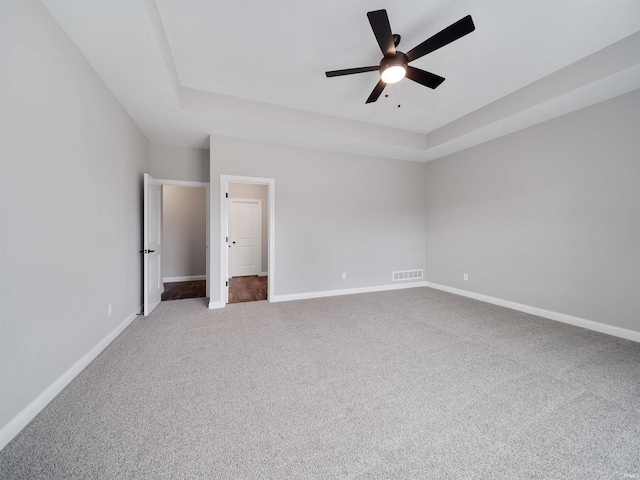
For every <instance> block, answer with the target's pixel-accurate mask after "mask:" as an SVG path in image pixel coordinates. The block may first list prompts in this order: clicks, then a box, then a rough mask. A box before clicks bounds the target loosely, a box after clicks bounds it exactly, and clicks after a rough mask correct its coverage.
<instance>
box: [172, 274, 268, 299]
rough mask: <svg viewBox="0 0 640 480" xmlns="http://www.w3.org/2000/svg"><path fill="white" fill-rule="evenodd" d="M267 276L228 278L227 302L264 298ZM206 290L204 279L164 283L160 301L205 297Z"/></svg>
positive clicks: (265, 295)
mask: <svg viewBox="0 0 640 480" xmlns="http://www.w3.org/2000/svg"><path fill="white" fill-rule="evenodd" d="M268 278H269V277H259V276H257V275H251V276H247V277H233V278H231V279H230V280H229V303H243V302H257V301H259V300H266V299H267V286H268ZM206 292H207V282H206V280H194V281H189V282H171V283H165V284H164V293H163V294H162V301H163V302H164V301H167V300H183V299H185V298H199V297H206V296H207V293H206Z"/></svg>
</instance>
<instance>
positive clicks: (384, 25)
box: [367, 10, 396, 57]
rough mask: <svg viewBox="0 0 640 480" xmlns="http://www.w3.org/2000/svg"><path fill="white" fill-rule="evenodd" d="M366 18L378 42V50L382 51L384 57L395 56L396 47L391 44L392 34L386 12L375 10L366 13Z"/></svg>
mask: <svg viewBox="0 0 640 480" xmlns="http://www.w3.org/2000/svg"><path fill="white" fill-rule="evenodd" d="M367 17H369V23H370V24H371V29H372V30H373V34H374V35H375V36H376V40H378V45H380V50H382V53H383V54H384V56H385V57H393V56H394V55H395V54H396V46H395V45H394V43H393V34H392V33H391V25H389V17H387V11H386V10H375V11H373V12H368V13H367Z"/></svg>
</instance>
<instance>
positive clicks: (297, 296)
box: [271, 282, 427, 302]
mask: <svg viewBox="0 0 640 480" xmlns="http://www.w3.org/2000/svg"><path fill="white" fill-rule="evenodd" d="M426 286H427V284H426V282H410V283H402V284H396V285H376V286H373V287H360V288H344V289H341V290H325V291H322V292H307V293H291V294H288V295H274V296H273V298H272V299H271V301H272V302H290V301H292V300H307V299H309V298H322V297H335V296H338V295H353V294H355V293H371V292H384V291H387V290H402V289H405V288H416V287H426Z"/></svg>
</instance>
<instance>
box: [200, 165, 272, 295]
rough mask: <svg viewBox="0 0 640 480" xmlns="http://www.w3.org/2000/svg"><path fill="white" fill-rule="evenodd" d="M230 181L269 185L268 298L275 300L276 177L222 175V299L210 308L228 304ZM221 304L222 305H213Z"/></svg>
mask: <svg viewBox="0 0 640 480" xmlns="http://www.w3.org/2000/svg"><path fill="white" fill-rule="evenodd" d="M229 183H253V184H256V185H267V187H268V188H267V191H268V196H267V198H268V200H267V201H268V202H269V207H268V214H269V233H268V235H269V240H268V242H269V243H268V245H269V258H268V259H267V263H268V265H267V270H268V272H269V273H268V277H269V279H268V287H267V300H268V301H270V302H273V301H275V300H273V299H274V297H275V296H274V294H273V292H274V285H275V251H276V248H275V245H276V242H275V231H276V222H275V218H276V215H275V196H276V192H275V179H273V178H263V177H245V176H240V175H225V174H221V175H220V252H219V254H220V300H219V301H218V302H210V303H209V308H224V307H225V306H226V304H227V300H228V299H227V287H226V282H227V279H228V272H229V251H228V250H229V248H228V247H227V242H226V237H227V236H228V235H229V233H228V232H229V208H228V198H227V196H226V194H227V193H228V192H229ZM216 304H221V305H222V306H221V307H217V306H212V305H216Z"/></svg>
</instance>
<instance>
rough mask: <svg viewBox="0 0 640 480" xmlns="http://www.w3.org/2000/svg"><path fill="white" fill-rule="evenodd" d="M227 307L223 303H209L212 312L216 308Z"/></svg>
mask: <svg viewBox="0 0 640 480" xmlns="http://www.w3.org/2000/svg"><path fill="white" fill-rule="evenodd" d="M225 306H226V304H225V303H223V302H212V301H209V309H210V310H214V309H216V308H224V307H225Z"/></svg>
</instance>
